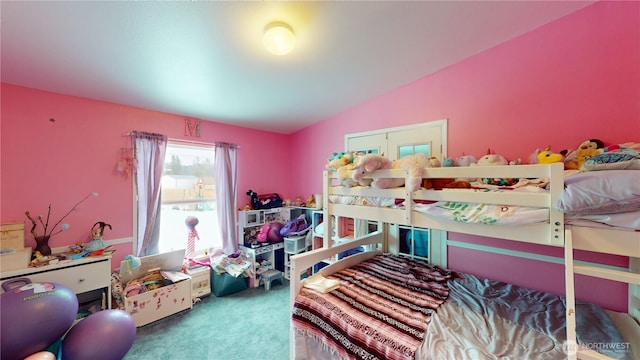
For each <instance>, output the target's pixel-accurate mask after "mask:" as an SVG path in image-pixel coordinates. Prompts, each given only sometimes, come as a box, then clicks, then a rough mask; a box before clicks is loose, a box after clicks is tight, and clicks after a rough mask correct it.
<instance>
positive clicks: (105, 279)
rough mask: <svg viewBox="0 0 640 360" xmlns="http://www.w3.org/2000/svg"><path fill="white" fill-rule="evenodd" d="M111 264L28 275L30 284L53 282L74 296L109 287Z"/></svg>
mask: <svg viewBox="0 0 640 360" xmlns="http://www.w3.org/2000/svg"><path fill="white" fill-rule="evenodd" d="M110 274H111V264H110V262H109V261H98V262H94V263H89V264H79V265H76V266H69V267H65V268H62V269H58V270H52V271H47V272H42V273H36V274H29V275H26V276H25V277H28V278H29V279H30V280H31V282H54V283H58V284H61V285H64V286H66V287H68V288H69V289H71V291H73V292H74V293H76V294H79V293H83V292H87V291H91V290H95V289H99V288H103V287H107V288H108V287H109V286H110V282H111V278H110Z"/></svg>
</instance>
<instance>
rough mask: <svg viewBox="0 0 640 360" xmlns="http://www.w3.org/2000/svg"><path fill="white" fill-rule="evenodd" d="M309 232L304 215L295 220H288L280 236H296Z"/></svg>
mask: <svg viewBox="0 0 640 360" xmlns="http://www.w3.org/2000/svg"><path fill="white" fill-rule="evenodd" d="M308 230H309V224H308V223H307V219H306V217H305V215H304V214H302V215H300V216H298V217H297V218H295V219H291V220H288V221H287V222H286V223H285V224H284V226H283V227H282V229H280V235H282V236H283V237H286V236H296V235H302V234H305V233H306V232H307V231H308Z"/></svg>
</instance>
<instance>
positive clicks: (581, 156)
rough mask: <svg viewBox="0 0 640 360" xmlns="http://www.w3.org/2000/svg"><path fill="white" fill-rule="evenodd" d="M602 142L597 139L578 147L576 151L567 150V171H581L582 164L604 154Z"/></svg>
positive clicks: (565, 165) (565, 164)
mask: <svg viewBox="0 0 640 360" xmlns="http://www.w3.org/2000/svg"><path fill="white" fill-rule="evenodd" d="M603 147H604V145H603V143H602V141H600V140H597V139H591V140H586V141H584V142H582V144H580V146H578V148H577V149H576V150H575V151H572V152H566V150H565V153H566V155H565V161H564V168H565V170H580V167H581V166H582V164H583V163H584V162H585V161H587V159H589V158H590V157H592V156H595V155H598V154H602V152H603V151H604V150H603V149H602V148H603Z"/></svg>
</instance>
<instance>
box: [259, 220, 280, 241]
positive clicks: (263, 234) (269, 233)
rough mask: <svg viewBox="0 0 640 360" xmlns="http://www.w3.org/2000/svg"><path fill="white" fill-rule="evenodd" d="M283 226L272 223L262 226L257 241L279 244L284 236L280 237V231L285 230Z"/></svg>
mask: <svg viewBox="0 0 640 360" xmlns="http://www.w3.org/2000/svg"><path fill="white" fill-rule="evenodd" d="M283 226H284V225H283V224H282V223H280V222H277V221H275V222H272V223H268V224H264V225H262V227H261V228H260V232H259V233H258V235H256V239H257V240H258V242H261V243H264V242H267V241H270V242H279V241H282V235H280V231H281V229H282V228H283Z"/></svg>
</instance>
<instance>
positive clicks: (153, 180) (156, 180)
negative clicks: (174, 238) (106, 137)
mask: <svg viewBox="0 0 640 360" xmlns="http://www.w3.org/2000/svg"><path fill="white" fill-rule="evenodd" d="M131 136H132V137H133V148H134V151H135V156H136V160H137V163H138V168H137V172H136V189H137V194H138V202H137V203H138V224H137V225H138V226H137V228H138V233H137V241H136V244H137V249H136V253H137V256H147V255H153V254H157V253H159V252H160V250H159V248H158V241H159V238H160V205H161V201H160V200H161V199H160V179H161V178H162V167H163V164H164V157H165V154H166V151H167V136H166V135H162V134H154V133H147V132H139V131H134V132H133V133H132V134H131Z"/></svg>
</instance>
